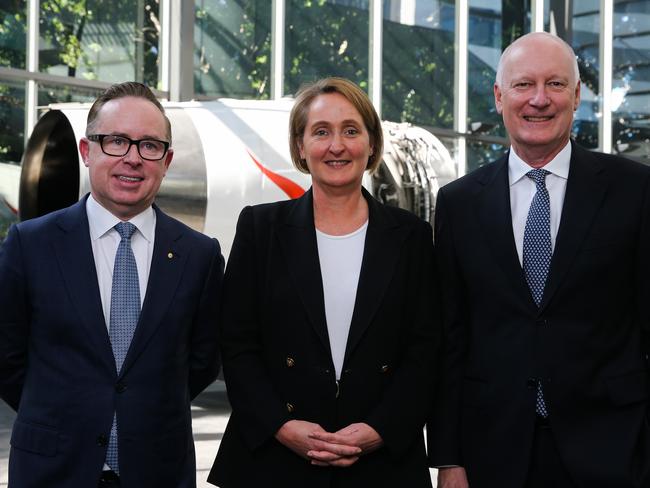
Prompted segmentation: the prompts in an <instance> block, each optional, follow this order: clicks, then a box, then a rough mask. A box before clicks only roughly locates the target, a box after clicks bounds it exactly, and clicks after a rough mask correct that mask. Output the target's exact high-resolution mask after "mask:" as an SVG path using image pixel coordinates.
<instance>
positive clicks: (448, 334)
mask: <svg viewBox="0 0 650 488" xmlns="http://www.w3.org/2000/svg"><path fill="white" fill-rule="evenodd" d="M435 232H436V234H435V235H436V254H437V262H438V265H439V268H440V279H441V282H442V286H441V289H442V294H443V308H444V314H445V317H444V329H445V332H444V342H445V352H444V354H443V357H444V369H443V373H442V375H443V378H444V379H443V386H442V390H441V392H440V394H439V396H438V399H439V400H440V401H439V402H438V409H437V412H436V414H435V416H434V420H433V421H432V422H431V424H430V429H429V442H430V445H431V447H432V449H431V452H430V458H431V462H432V465H438V466H439V465H461V466H464V467H465V468H466V469H467V473H468V476H469V483H470V486H471V487H472V488H481V487H486V488H492V487H494V486H499V487H502V488H521V487H522V486H523V485H524V480H525V477H526V473H527V470H528V463H529V459H530V455H531V445H532V440H533V431H534V425H535V385H536V382H537V380H541V382H542V384H543V388H544V392H545V399H546V402H547V404H548V409H549V412H550V417H549V419H550V424H551V428H552V432H553V435H554V438H555V440H556V441H557V445H558V449H559V451H560V454H561V456H562V459H563V461H564V463H565V464H566V467H567V469H568V471H569V473H570V474H571V476H572V478H573V479H574V481H575V482H576V486H585V487H589V488H598V487H602V488H605V487H607V488H612V487H616V488H627V487H630V488H631V487H637V488H638V487H641V486H648V485H647V484H643V483H644V481H642V480H643V479H644V478H645V479H647V472H648V466H649V464H650V445H649V443H650V424H649V423H648V369H647V363H646V354H647V351H648V348H647V341H646V338H647V333H648V330H649V328H650V318H649V307H648V302H649V300H650V168H648V167H645V166H642V165H641V164H637V163H633V162H631V161H628V160H625V159H623V158H620V157H616V156H611V155H605V154H599V153H592V152H589V151H586V150H585V149H583V148H581V147H579V146H578V145H576V144H573V146H572V154H571V162H570V170H569V177H568V181H567V188H566V196H565V199H564V206H563V209H562V216H561V221H560V227H559V230H558V235H557V240H556V245H555V249H554V253H553V258H552V262H551V268H550V272H549V276H548V281H547V285H546V288H545V290H544V297H543V300H542V303H541V306H540V307H539V308H537V307H536V306H535V304H534V302H533V300H532V297H531V295H530V291H529V289H528V286H527V284H526V281H525V279H524V274H523V271H522V268H521V265H520V263H519V260H518V257H517V252H516V249H515V243H514V237H513V232H512V219H511V215H510V197H509V186H508V164H507V156H505V157H503V158H502V159H500V160H499V161H497V162H495V163H493V164H490V165H488V166H485V167H483V168H480V169H479V170H477V171H475V172H473V173H471V174H469V175H467V176H465V177H463V178H461V179H459V180H457V181H455V182H453V183H451V184H449V185H447V186H445V187H444V188H443V189H442V190H441V191H440V194H439V197H438V207H437V210H436V227H435ZM645 483H647V481H645Z"/></svg>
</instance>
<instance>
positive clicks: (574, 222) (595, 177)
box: [540, 143, 607, 311]
mask: <svg viewBox="0 0 650 488" xmlns="http://www.w3.org/2000/svg"><path fill="white" fill-rule="evenodd" d="M602 171H603V167H602V165H601V163H600V162H599V161H598V160H597V159H595V158H594V157H592V156H591V154H590V153H589V151H587V150H585V149H582V148H581V147H580V146H578V145H577V144H573V143H572V148H571V165H570V167H569V178H568V180H567V187H566V193H565V196H564V205H563V206H562V217H561V219H560V227H559V229H558V234H557V238H556V240H555V249H554V251H553V257H552V259H551V268H550V270H549V275H548V279H547V281H546V287H545V289H544V296H543V298H542V303H541V304H540V311H541V310H542V309H544V308H545V307H546V306H547V305H548V303H549V302H550V300H551V298H552V297H553V294H554V293H555V292H556V291H557V289H558V287H559V285H560V283H561V282H562V279H563V277H564V275H565V273H566V272H567V270H568V269H569V267H570V264H571V261H572V260H573V258H574V257H575V255H576V253H577V251H578V249H579V248H580V246H581V245H582V242H583V241H584V239H585V237H586V235H587V232H588V230H589V228H590V227H591V225H592V222H593V220H594V218H595V217H596V213H597V212H598V209H599V208H600V206H601V204H602V201H603V199H604V198H605V194H606V190H607V183H606V180H605V179H604V178H601V177H600V176H601V175H600V173H601V172H602Z"/></svg>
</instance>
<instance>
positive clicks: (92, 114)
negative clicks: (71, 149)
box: [86, 81, 172, 144]
mask: <svg viewBox="0 0 650 488" xmlns="http://www.w3.org/2000/svg"><path fill="white" fill-rule="evenodd" d="M123 97H136V98H143V99H145V100H147V101H149V102H151V103H153V104H154V105H155V106H156V108H157V109H158V110H160V113H161V114H162V115H163V117H164V118H165V125H166V126H167V138H168V139H169V143H170V144H171V142H172V125H171V122H169V119H168V118H167V116H166V115H165V109H164V108H163V106H162V105H161V104H160V102H159V101H158V99H157V98H156V96H155V95H154V94H153V92H152V91H151V90H150V89H149V88H148V87H147V86H146V85H143V84H142V83H138V82H137V81H125V82H124V83H115V84H114V85H111V86H109V87H108V88H107V89H106V91H105V92H104V93H102V94H101V95H99V97H97V99H96V100H95V102H94V103H93V104H92V106H91V107H90V110H89V111H88V119H87V120H86V135H88V134H89V133H91V132H92V127H93V124H94V123H95V121H96V120H97V115H98V114H99V111H100V110H101V108H102V107H103V106H104V104H106V103H107V102H110V101H111V100H116V99H118V98H123Z"/></svg>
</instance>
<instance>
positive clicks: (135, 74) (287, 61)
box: [0, 0, 650, 171]
mask: <svg viewBox="0 0 650 488" xmlns="http://www.w3.org/2000/svg"><path fill="white" fill-rule="evenodd" d="M540 2H541V3H542V4H543V11H544V30H546V31H547V32H553V33H556V34H557V35H558V36H560V37H562V38H563V39H565V40H566V41H567V42H569V43H570V44H571V45H572V46H573V47H574V50H575V51H576V54H577V56H578V63H579V67H580V75H581V81H582V92H581V103H580V106H579V108H578V110H577V112H576V117H575V123H574V137H575V138H576V139H577V140H578V142H579V143H581V144H582V145H584V146H586V147H588V148H597V147H601V146H602V144H603V141H601V140H600V138H599V123H600V122H601V120H608V118H604V119H603V118H602V114H601V113H600V107H601V104H602V103H601V102H603V101H605V102H607V104H608V105H609V106H611V107H612V116H613V117H612V124H611V127H608V128H607V130H611V133H612V135H613V148H612V151H613V152H617V153H621V154H624V155H626V156H628V157H631V158H634V159H638V160H641V161H646V162H649V164H650V1H647V0H614V1H613V14H614V16H613V26H614V35H613V53H604V54H603V55H602V56H604V57H605V59H604V60H603V59H600V58H601V52H600V45H601V39H600V32H601V27H600V26H601V21H602V20H603V19H609V17H608V15H609V13H608V12H605V11H601V3H603V2H601V0H581V1H579V2H578V1H577V0H538V1H537V2H536V5H539V3H540ZM532 3H533V2H532V1H531V0H496V1H495V0H383V1H382V2H378V5H381V7H380V8H379V9H371V8H370V5H371V3H370V0H276V1H271V0H248V1H243V0H193V1H189V0H188V2H185V1H183V2H182V3H172V0H110V1H109V0H65V1H62V0H40V1H39V2H35V3H31V2H27V0H5V1H3V2H0V162H2V163H9V164H20V160H21V158H22V154H23V148H24V145H25V143H26V137H25V130H26V129H25V124H26V122H25V121H26V120H27V121H29V122H28V123H29V124H31V123H32V119H33V116H34V114H38V113H39V112H38V110H44V109H45V107H46V106H47V105H48V104H50V103H56V102H70V101H90V100H92V99H93V98H94V97H95V96H96V94H97V93H99V92H100V91H101V90H102V89H103V88H104V87H105V86H106V85H107V83H112V82H117V81H125V80H139V81H143V82H145V83H147V84H148V85H149V86H151V87H155V88H158V89H159V90H164V91H158V92H157V94H158V95H159V96H161V98H164V97H165V96H167V97H175V99H174V100H176V99H181V98H182V99H181V100H179V101H183V100H189V99H191V98H193V97H197V98H201V99H206V98H218V97H231V98H246V99H268V98H272V97H277V96H291V95H292V94H294V93H295V92H296V91H297V90H298V88H299V87H300V85H301V84H302V83H304V82H308V81H312V80H314V79H316V78H320V77H323V76H329V75H338V76H344V77H347V78H350V79H351V80H353V81H355V82H356V83H358V84H359V85H360V86H361V87H363V88H364V89H366V90H368V88H369V86H370V85H371V84H372V86H381V110H382V116H383V118H384V119H386V120H391V121H395V122H410V123H413V124H416V125H420V126H423V127H425V128H427V129H428V130H430V131H431V132H433V133H434V134H435V135H437V136H438V137H439V138H440V139H441V140H443V141H444V143H445V145H446V146H447V147H448V148H449V149H450V150H451V152H452V154H453V156H454V158H455V159H456V161H457V164H458V167H459V168H461V170H462V171H471V170H472V169H474V168H476V167H478V166H481V165H483V164H486V163H487V162H489V161H492V160H494V159H496V158H498V157H499V156H500V155H501V154H503V152H504V150H505V148H506V147H507V144H508V141H507V134H506V132H505V129H504V127H503V124H502V121H501V117H500V116H499V115H498V114H497V112H496V110H495V108H494V97H493V83H494V78H495V73H496V68H497V63H498V59H499V56H500V53H501V51H502V49H503V48H504V47H505V46H506V45H508V44H509V43H510V42H512V40H514V39H516V38H517V37H519V36H520V35H522V34H523V33H526V32H529V31H530V30H531V21H532V15H533V12H532V11H531V8H532ZM36 4H38V6H37V7H36V8H37V9H38V10H37V11H35V12H34V14H35V15H33V16H32V15H29V13H28V9H29V8H33V6H34V5H36ZM30 5H31V6H32V7H30ZM179 5H180V6H182V7H183V8H177V7H179ZM373 5H374V4H373ZM172 7H174V8H172ZM274 9H276V10H275V13H274ZM459 9H467V11H466V12H462V11H460V10H459ZM171 10H173V11H174V14H173V15H170V14H169V12H170V11H171ZM179 12H181V13H180V14H179ZM459 13H462V14H464V13H467V16H465V15H461V16H459V15H458V14H459ZM274 15H275V16H279V17H277V19H278V20H279V21H280V22H281V23H282V24H281V28H283V29H284V31H283V32H284V35H279V36H278V37H277V38H275V39H274V38H273V36H272V28H271V25H272V19H273V18H274ZM371 15H372V16H373V18H372V19H371ZM188 16H189V18H190V20H192V21H193V27H192V26H190V28H191V29H192V31H191V32H190V30H189V29H188V22H186V21H187V20H188ZM36 17H38V19H37V20H38V22H39V33H38V36H37V37H38V39H35V41H36V42H34V43H29V42H28V38H29V34H30V32H28V19H30V18H36ZM457 17H458V18H463V19H465V18H466V19H467V25H464V26H461V28H459V26H457V25H456V19H457ZM371 21H372V25H378V24H381V32H382V40H381V53H379V54H380V56H379V57H375V58H373V59H371V58H370V52H371V48H372V47H373V46H370V45H369V40H370V32H369V31H370V25H371ZM465 30H466V31H467V32H468V50H467V53H466V54H467V66H466V67H465V66H460V65H459V66H455V63H456V60H457V56H456V54H457V53H456V49H458V47H457V44H456V39H455V36H456V34H457V33H458V32H464V31H465ZM172 34H174V35H173V36H172ZM172 37H174V38H179V39H180V43H181V46H173V47H174V48H176V47H180V52H181V53H182V54H181V56H183V55H186V53H188V52H189V51H190V50H191V51H192V56H193V76H189V77H188V76H172V75H174V74H177V73H178V71H177V70H179V69H180V68H179V61H178V58H179V56H178V51H177V50H175V49H171V47H170V46H169V39H170V38H172ZM374 47H377V46H374ZM29 49H33V50H34V51H33V52H30V53H28V50H29ZM272 52H280V53H283V63H284V64H283V68H284V71H283V73H282V77H283V79H282V81H281V83H280V80H273V79H272V76H274V74H272V71H271V61H272V60H271V56H272V54H271V53H272ZM28 57H29V58H30V59H33V60H35V61H37V63H36V64H37V67H36V68H35V69H34V70H30V67H29V66H28V65H27V59H28ZM184 59H187V58H184ZM609 60H612V61H613V62H612V65H613V71H612V72H611V73H604V72H603V71H604V70H603V66H609V65H610V63H609V62H606V61H609ZM370 62H375V63H381V65H380V66H377V65H375V66H373V67H372V69H371V67H370ZM180 64H182V63H180ZM465 68H466V72H465V71H464V70H465ZM456 69H459V70H461V71H460V72H461V74H462V75H466V77H467V79H468V86H467V93H468V100H467V102H468V103H467V112H466V114H461V117H466V120H467V130H466V131H464V132H463V133H461V132H456V131H455V128H458V127H459V126H460V127H463V125H464V124H458V123H456V122H458V121H456V120H454V117H455V113H456V112H455V110H456V109H462V107H463V104H461V103H459V102H460V100H459V96H460V93H462V91H459V89H458V87H457V86H456V85H457V82H456V81H455V80H454V73H455V71H456ZM175 70H176V71H175ZM371 73H373V75H372V76H377V77H378V78H375V79H373V80H370V76H371ZM374 73H381V75H375V74H374ZM601 77H611V78H612V80H613V89H612V91H611V92H610V93H600V84H601ZM605 79H608V78H605ZM275 81H277V82H278V84H277V85H276V83H272V82H275ZM371 82H372V83H371ZM271 85H273V86H274V87H275V88H277V87H279V86H280V85H282V86H281V88H282V90H277V91H276V90H275V88H274V91H273V92H272V91H271ZM371 96H373V97H377V98H379V97H378V95H377V94H376V93H372V94H371ZM374 101H376V102H379V100H374ZM27 130H29V129H27ZM465 143H466V144H465Z"/></svg>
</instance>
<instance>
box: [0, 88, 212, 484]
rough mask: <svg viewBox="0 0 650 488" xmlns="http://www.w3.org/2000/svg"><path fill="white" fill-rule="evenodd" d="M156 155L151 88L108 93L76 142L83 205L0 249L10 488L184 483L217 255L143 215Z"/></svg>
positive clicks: (164, 141) (205, 362) (43, 220)
mask: <svg viewBox="0 0 650 488" xmlns="http://www.w3.org/2000/svg"><path fill="white" fill-rule="evenodd" d="M170 145H171V126H170V123H169V120H168V119H167V117H166V116H165V114H164V109H163V108H162V106H161V105H160V103H159V102H158V100H156V98H155V97H154V95H153V94H152V93H151V91H150V90H149V89H148V88H147V87H145V86H144V85H141V84H139V83H132V82H127V83H121V84H117V85H113V86H112V87H110V88H109V89H108V90H107V91H106V92H105V93H103V94H102V95H101V96H100V97H99V98H98V99H97V100H96V101H95V103H94V104H93V106H92V107H91V109H90V111H89V113H88V123H87V128H86V137H84V138H82V139H81V140H80V142H79V152H80V153H81V156H82V158H83V161H84V164H85V165H86V167H87V168H88V171H89V178H90V187H91V192H90V194H89V195H86V196H85V197H84V198H82V199H81V201H80V202H78V203H76V204H75V205H72V206H71V207H68V208H66V209H63V210H59V211H57V212H53V213H51V214H49V215H46V216H44V217H40V218H37V219H34V220H31V221H26V222H23V223H21V224H18V225H16V226H14V227H13V228H12V229H11V230H10V232H9V235H8V237H7V240H6V242H5V244H4V245H3V247H2V248H1V249H0V396H1V397H2V398H3V399H4V400H5V401H6V402H7V403H8V404H9V405H10V406H11V407H12V408H14V409H16V410H17V413H18V415H17V418H16V422H15V424H14V428H13V432H12V438H11V452H10V459H9V485H10V486H11V487H12V488H20V487H36V486H39V487H40V486H43V487H45V486H47V487H93V486H98V487H103V488H109V487H111V488H112V487H119V486H121V487H127V488H130V487H137V488H144V487H169V488H172V487H173V488H178V487H194V486H195V485H196V468H195V456H194V444H193V439H192V429H191V415H190V400H192V399H193V398H194V397H195V396H196V395H197V394H198V393H200V392H201V391H202V390H203V389H204V388H205V387H206V386H207V385H208V384H210V383H211V382H212V381H213V380H214V379H215V377H216V375H217V372H218V369H219V360H218V354H217V338H216V333H217V323H216V321H217V311H218V310H217V309H218V297H219V289H220V285H221V278H222V275H223V257H222V256H221V252H220V247H219V244H218V242H217V241H216V240H215V239H210V238H208V237H206V236H204V235H202V234H200V233H198V232H196V231H193V230H191V229H190V228H188V227H186V226H185V225H183V224H182V223H180V222H178V221H176V220H174V219H172V218H171V217H169V216H167V215H165V214H164V213H163V212H162V211H161V210H160V209H159V208H158V207H156V205H155V204H154V203H153V201H154V198H155V196H156V193H157V192H158V189H159V188H160V184H161V182H162V179H163V177H164V176H165V173H166V171H167V168H168V167H169V164H170V163H171V161H172V157H173V150H172V148H171V147H170Z"/></svg>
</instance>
